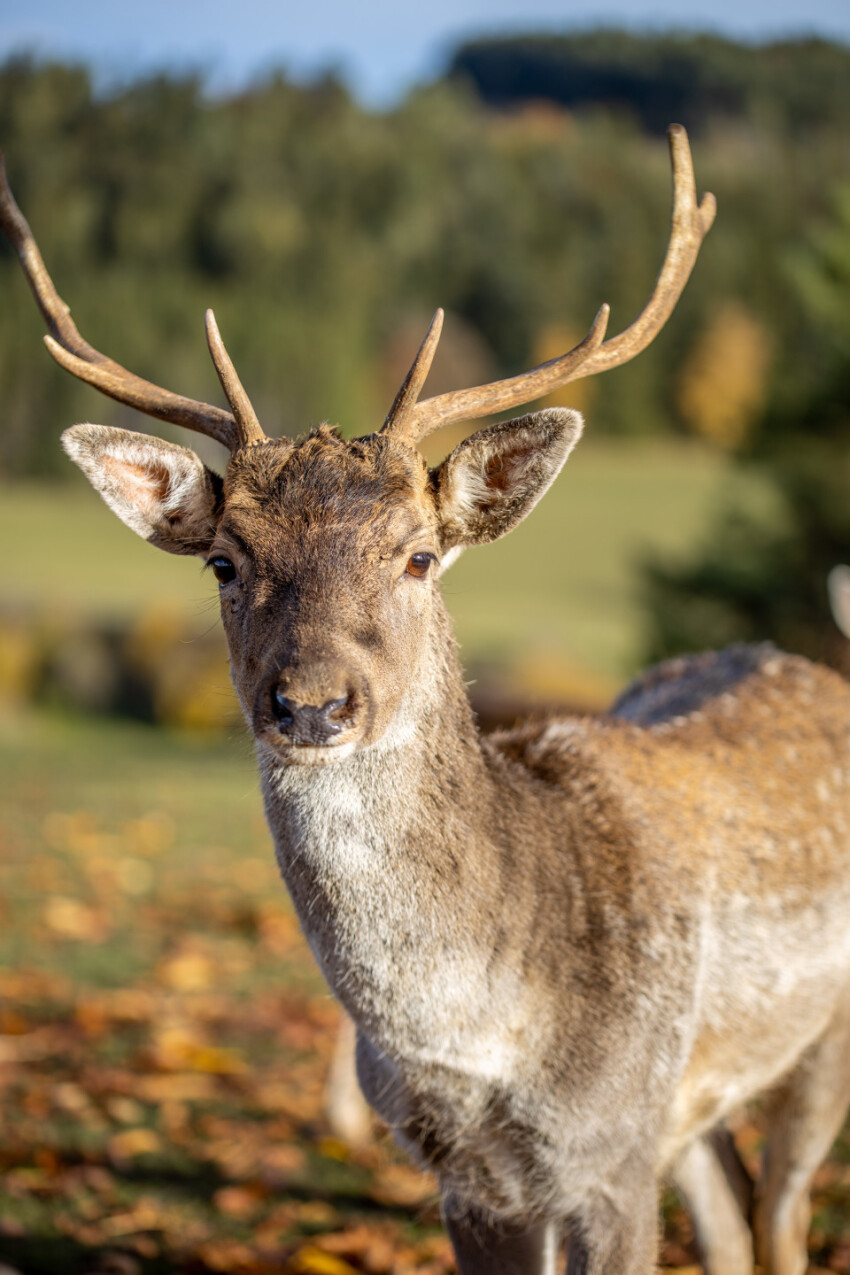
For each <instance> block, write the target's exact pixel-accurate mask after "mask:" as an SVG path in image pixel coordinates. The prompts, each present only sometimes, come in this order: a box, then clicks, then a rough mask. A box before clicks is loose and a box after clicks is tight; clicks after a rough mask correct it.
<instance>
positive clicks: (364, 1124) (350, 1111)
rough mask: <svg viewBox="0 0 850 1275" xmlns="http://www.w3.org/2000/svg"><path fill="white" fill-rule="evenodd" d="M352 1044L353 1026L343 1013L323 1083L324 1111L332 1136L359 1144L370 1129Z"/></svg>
mask: <svg viewBox="0 0 850 1275" xmlns="http://www.w3.org/2000/svg"><path fill="white" fill-rule="evenodd" d="M356 1048H357V1029H356V1027H355V1026H354V1023H353V1022H352V1021H351V1019H350V1018H349V1017H348V1015H347V1014H343V1016H342V1019H341V1020H340V1024H339V1034H338V1036H337V1038H336V1049H335V1050H334V1056H333V1062H332V1063H331V1069H330V1073H329V1075H328V1081H327V1084H326V1086H325V1115H326V1116H327V1120H328V1124H329V1126H330V1130H331V1133H333V1134H334V1136H335V1137H337V1138H342V1140H343V1142H350V1143H351V1144H352V1146H362V1145H364V1144H365V1143H367V1142H368V1141H369V1138H370V1136H371V1133H372V1112H371V1109H370V1107H369V1104H368V1103H367V1101H366V1099H365V1098H364V1097H363V1093H362V1091H361V1089H360V1085H359V1083H358V1081H357V1063H356V1059H355V1053H356Z"/></svg>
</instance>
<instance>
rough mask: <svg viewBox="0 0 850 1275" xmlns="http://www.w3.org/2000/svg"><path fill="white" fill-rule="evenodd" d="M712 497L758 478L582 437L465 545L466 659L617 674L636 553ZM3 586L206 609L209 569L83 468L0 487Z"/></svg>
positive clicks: (672, 542) (201, 617)
mask: <svg viewBox="0 0 850 1275" xmlns="http://www.w3.org/2000/svg"><path fill="white" fill-rule="evenodd" d="M721 499H733V500H737V501H741V502H745V503H747V504H752V503H753V502H761V503H764V502H765V499H766V498H765V493H764V491H763V489H762V488H761V487H760V486H759V485H758V483H757V482H756V481H755V480H754V479H747V478H745V477H743V476H742V475H741V474H739V473H736V472H733V471H731V470H730V467H729V466H728V465H727V464H726V463H724V462H723V460H722V459H720V458H719V457H718V456H717V454H716V453H714V452H709V451H706V450H705V449H703V448H700V447H698V446H696V445H689V444H684V443H682V444H678V445H677V444H672V443H666V444H664V445H658V444H651V445H647V444H636V443H633V442H627V441H618V442H607V443H604V444H600V443H593V442H589V441H585V442H583V443H582V444H581V445H580V446H579V447H578V448H577V449H576V452H575V453H574V455H573V456H572V457H571V458H570V460H569V461H568V463H567V466H566V468H565V470H564V472H563V473H562V475H561V476H560V478H559V479H558V481H557V483H556V485H555V487H554V488H553V490H552V491H551V492H549V493H548V495H547V496H546V498H545V499H544V500H543V501H542V502H541V503H540V505H538V507H537V508H536V509H535V510H534V512H533V514H532V515H531V516H530V517H529V518H528V519H527V520H526V522H525V523H523V524H522V525H521V526H520V527H519V528H518V529H517V530H516V531H515V532H513V533H512V534H511V535H510V536H508V537H507V538H506V539H505V540H503V541H500V542H499V543H497V544H495V545H488V546H485V547H482V548H477V549H474V550H472V551H470V552H468V553H467V554H465V555H464V556H463V557H462V558H461V559H460V561H459V562H458V563H457V565H456V566H455V567H453V568H452V570H451V572H450V573H449V574H448V575H447V576H446V578H445V582H444V588H445V593H446V597H447V599H448V602H449V606H450V607H451V610H452V612H453V614H454V616H455V620H456V624H457V632H458V637H459V638H460V641H461V646H462V649H463V653H464V658H465V659H466V660H467V661H468V662H470V663H478V662H481V661H482V660H497V661H499V662H500V663H505V662H507V663H510V662H513V661H516V660H517V659H520V658H521V659H524V660H525V659H528V658H529V657H534V656H537V655H539V656H541V657H542V658H544V659H548V660H550V661H551V660H552V659H553V657H554V656H557V658H558V659H560V660H563V661H565V662H566V663H571V664H573V665H576V666H578V667H580V668H586V669H588V670H591V671H594V672H597V673H599V674H602V675H604V676H606V677H608V678H611V679H619V678H621V677H622V676H623V674H624V673H625V672H628V671H630V670H631V669H632V668H633V667H634V666H635V664H636V662H637V661H638V659H639V654H640V645H641V622H642V621H641V611H640V598H639V580H638V575H637V566H638V563H639V562H640V561H641V559H642V558H643V557H645V556H647V555H649V554H652V553H664V554H686V553H687V552H688V550H689V549H690V548H691V547H692V546H693V545H694V544H695V542H696V541H698V540H699V538H700V536H702V535H704V534H705V530H706V526H707V523H708V519H709V516H710V514H711V512H712V510H713V509H714V508H715V506H716V505H717V503H718V502H719V501H720V500H721ZM0 543H5V544H7V545H10V544H14V546H15V550H14V552H13V553H10V554H8V555H7V559H6V562H5V564H4V573H5V582H4V583H5V588H4V598H5V600H6V603H7V605H8V604H9V603H20V604H21V605H27V604H28V605H33V606H44V605H47V606H49V607H52V608H54V609H56V610H58V611H61V612H63V613H74V612H77V613H83V614H85V613H87V612H90V611H92V610H94V611H97V612H100V613H103V614H110V615H126V614H128V613H129V612H133V611H135V610H137V609H139V608H142V607H144V606H145V605H149V604H151V603H154V602H155V603H157V604H159V605H162V604H163V603H165V604H170V605H173V606H174V607H177V608H179V609H181V610H182V611H183V612H185V613H187V614H189V615H191V616H192V617H193V622H194V623H195V624H196V625H197V628H198V630H202V629H205V628H208V627H209V626H210V625H211V624H213V623H214V622H215V616H216V605H215V602H214V597H215V582H214V581H213V580H212V579H211V578H210V577H209V576H202V575H201V571H200V567H199V566H198V565H197V563H195V562H193V561H187V560H185V559H180V558H174V557H171V556H170V555H168V554H164V553H158V552H156V551H154V550H153V549H151V548H150V547H149V546H148V545H146V544H144V543H143V542H142V541H141V540H139V539H138V537H136V536H134V535H133V533H132V532H130V531H128V530H127V529H126V528H125V527H123V526H122V525H121V524H120V523H119V522H118V520H117V519H116V518H115V517H114V515H112V514H111V513H110V512H109V510H107V508H106V507H105V506H104V505H103V504H102V502H101V501H100V500H99V499H97V497H95V496H93V495H92V493H91V490H90V488H89V487H88V485H87V484H86V483H85V482H84V480H83V479H82V478H79V479H77V480H76V481H74V482H71V483H68V484H66V485H63V486H55V487H45V486H26V485H23V486H18V487H6V488H5V489H3V490H2V492H0Z"/></svg>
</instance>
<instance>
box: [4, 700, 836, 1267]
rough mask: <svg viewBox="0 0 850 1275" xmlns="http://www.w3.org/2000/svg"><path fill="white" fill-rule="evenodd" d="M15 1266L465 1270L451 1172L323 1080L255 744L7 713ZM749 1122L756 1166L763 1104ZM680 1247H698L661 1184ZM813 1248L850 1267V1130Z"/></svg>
mask: <svg viewBox="0 0 850 1275" xmlns="http://www.w3.org/2000/svg"><path fill="white" fill-rule="evenodd" d="M0 774H2V775H3V777H4V782H3V785H2V792H0V863H1V864H2V868H0V872H2V885H3V888H2V895H0V898H2V903H1V904H0V923H2V929H0V1091H2V1095H3V1102H2V1108H0V1112H1V1113H2V1114H0V1165H2V1169H3V1178H2V1185H0V1262H5V1263H6V1264H7V1265H8V1266H10V1267H11V1268H12V1269H13V1270H17V1271H20V1272H23V1275H56V1272H58V1271H61V1272H62V1275H94V1273H95V1272H99V1273H102V1275H140V1273H141V1272H151V1273H153V1272H162V1273H163V1275H166V1273H168V1275H178V1273H180V1275H204V1273H205V1272H213V1271H225V1272H233V1273H241V1275H261V1273H262V1275H265V1273H268V1275H272V1272H275V1273H278V1275H279V1273H280V1272H285V1273H286V1275H289V1273H292V1275H295V1273H296V1272H302V1273H304V1272H315V1273H316V1275H350V1273H351V1272H372V1273H373V1275H383V1273H386V1275H390V1272H392V1273H393V1275H405V1273H407V1272H418V1275H448V1272H450V1271H451V1270H452V1269H453V1266H452V1261H451V1255H450V1251H449V1248H448V1246H447V1243H446V1241H445V1239H444V1238H443V1235H442V1232H441V1230H440V1225H439V1217H438V1211H437V1205H436V1193H435V1188H434V1183H433V1182H432V1181H431V1180H430V1179H428V1178H426V1177H424V1176H422V1175H420V1174H418V1173H416V1172H415V1171H414V1170H412V1169H411V1168H409V1167H408V1166H407V1164H406V1163H405V1161H404V1159H403V1158H402V1157H401V1156H399V1155H398V1154H397V1153H396V1152H395V1151H394V1150H393V1148H392V1147H391V1146H390V1145H389V1142H388V1140H387V1138H386V1135H384V1134H382V1133H381V1132H380V1131H379V1130H378V1131H377V1132H376V1139H375V1141H374V1143H373V1144H372V1145H370V1146H369V1147H368V1148H366V1149H365V1150H360V1151H352V1150H351V1149H350V1148H348V1147H346V1146H345V1145H343V1144H342V1143H340V1142H338V1141H336V1140H335V1139H334V1138H332V1137H331V1136H330V1135H329V1134H328V1131H327V1128H326V1125H325V1123H324V1118H323V1113H322V1093H323V1086H324V1083H325V1077H326V1073H327V1068H328V1063H329V1058H330V1053H331V1050H332V1047H333V1041H334V1037H335V1027H336V1022H337V1012H336V1008H335V1006H334V1004H333V1002H332V1001H331V999H330V997H329V996H328V994H327V992H326V990H325V988H324V987H323V986H322V984H321V982H320V980H319V977H318V975H317V973H316V971H315V969H314V967H313V964H312V960H311V958H310V956H309V953H308V951H307V950H306V947H305V945H304V943H303V941H302V939H301V937H300V935H299V932H298V928H297V924H296V922H295V920H294V917H293V915H292V911H291V909H290V907H289V904H288V901H287V898H286V894H285V891H284V888H283V886H282V884H281V883H280V881H279V880H278V878H277V873H276V870H275V868H274V865H273V859H272V854H271V849H270V845H269V839H268V834H267V832H266V830H265V828H264V825H263V821H262V816H261V810H260V802H259V797H258V793H257V784H256V780H255V776H254V767H253V761H252V758H251V756H250V750H249V747H248V744H247V742H246V741H245V740H244V739H242V738H241V737H240V736H238V735H237V736H234V738H232V739H228V740H220V741H214V740H210V739H209V738H206V739H204V738H197V739H192V738H190V737H185V736H183V737H181V736H177V735H169V734H167V733H165V732H163V731H162V730H158V729H154V728H149V727H143V726H134V725H131V724H126V723H125V724H120V723H115V722H109V721H106V720H94V719H90V720H88V721H86V720H72V719H59V718H56V717H55V716H50V715H47V714H44V713H39V712H35V711H32V710H26V711H23V710H19V711H16V712H9V713H8V714H7V715H6V716H5V717H3V718H2V719H0ZM738 1140H739V1145H740V1147H741V1150H742V1152H743V1153H744V1155H745V1156H747V1157H748V1158H749V1159H750V1161H751V1163H752V1164H755V1162H756V1161H757V1158H758V1153H759V1146H760V1131H759V1124H758V1117H757V1115H756V1116H754V1117H753V1118H752V1119H749V1118H748V1119H747V1120H745V1121H743V1122H742V1123H741V1126H740V1128H739V1129H738ZM664 1216H665V1239H664V1243H663V1246H662V1260H663V1262H664V1263H665V1265H667V1266H670V1267H676V1268H682V1267H692V1266H693V1265H694V1262H695V1257H694V1253H693V1249H692V1246H691V1242H690V1228H689V1225H688V1221H687V1218H686V1216H685V1214H684V1213H683V1211H682V1210H681V1208H680V1207H679V1206H678V1204H677V1203H676V1201H675V1200H674V1198H673V1197H672V1196H670V1197H668V1198H667V1200H666V1202H665V1209H664ZM812 1252H813V1259H814V1260H815V1261H816V1263H817V1265H818V1266H819V1267H821V1268H824V1269H826V1270H832V1271H835V1272H850V1139H848V1138H847V1137H846V1136H845V1138H844V1139H843V1140H842V1141H840V1142H839V1143H838V1144H837V1146H836V1148H835V1151H834V1154H833V1156H832V1158H831V1159H830V1161H829V1163H828V1164H827V1165H826V1166H825V1167H824V1168H823V1169H822V1170H821V1172H820V1174H819V1175H818V1181H817V1187H816V1192H815V1221H814V1226H813V1231H812Z"/></svg>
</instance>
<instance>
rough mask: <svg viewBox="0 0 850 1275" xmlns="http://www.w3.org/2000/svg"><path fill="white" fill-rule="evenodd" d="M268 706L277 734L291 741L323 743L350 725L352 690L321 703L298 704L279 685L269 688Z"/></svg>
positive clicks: (353, 699)
mask: <svg viewBox="0 0 850 1275" xmlns="http://www.w3.org/2000/svg"><path fill="white" fill-rule="evenodd" d="M271 709H272V715H273V717H274V719H275V721H276V723H277V728H278V730H279V731H280V733H281V735H285V736H286V737H287V738H288V739H289V740H290V742H291V743H293V744H326V743H327V742H328V741H329V740H331V739H332V738H333V737H334V736H335V735H340V734H342V732H343V731H344V730H345V729H346V727H347V726H349V725H351V723H352V722H353V720H354V718H355V716H356V712H357V709H356V703H355V695H354V692H353V691H352V692H350V693H349V694H348V695H343V696H340V697H339V699H332V700H327V701H326V702H325V703H324V704H322V705H318V704H300V703H299V702H298V701H297V700H295V699H291V698H290V697H289V696H288V695H285V694H284V691H283V687H282V686H276V687H275V688H274V689H273V690H272V693H271Z"/></svg>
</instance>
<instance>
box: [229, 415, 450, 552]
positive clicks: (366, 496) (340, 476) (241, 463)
mask: <svg viewBox="0 0 850 1275" xmlns="http://www.w3.org/2000/svg"><path fill="white" fill-rule="evenodd" d="M435 523H436V511H435V506H434V499H433V496H432V494H431V490H430V486H429V481H428V470H427V467H426V465H425V462H424V461H423V459H422V458H421V456H419V454H418V453H417V452H415V451H414V450H413V449H412V448H408V447H404V446H399V445H398V444H396V443H393V442H391V441H390V440H388V439H386V438H383V437H381V436H380V435H372V436H370V437H368V438H365V439H354V440H351V441H346V440H344V439H341V438H340V437H339V435H338V434H337V433H336V432H335V431H332V430H331V429H329V428H328V427H327V426H322V427H320V428H319V429H318V430H317V431H315V432H314V433H312V434H311V435H310V436H309V437H308V438H306V439H304V440H302V441H300V442H297V443H292V442H290V441H289V440H286V439H282V440H279V441H276V442H272V443H264V444H260V445H257V446H254V447H249V448H244V449H242V450H241V451H238V452H237V453H236V454H235V455H234V456H233V458H232V460H231V461H230V464H229V465H228V468H227V473H226V475H225V480H224V500H223V504H222V512H221V517H220V521H219V530H220V532H221V533H222V534H225V535H230V536H231V537H232V538H234V539H236V540H237V542H239V543H241V544H242V545H243V546H244V547H246V548H247V549H248V550H249V551H250V552H251V554H252V555H253V556H254V557H255V558H257V559H258V560H263V559H266V558H269V557H270V558H271V559H274V557H275V556H276V555H277V553H278V552H279V551H280V548H281V545H282V544H283V543H284V542H288V543H289V544H290V546H291V547H292V548H293V549H295V550H298V551H299V552H304V551H306V550H309V549H310V548H315V547H317V546H320V545H321V543H322V541H323V540H325V539H327V538H328V537H330V538H331V539H333V540H334V541H335V542H336V543H337V545H338V546H340V547H342V548H343V549H344V550H346V551H347V552H348V553H356V554H358V555H363V554H366V555H372V556H378V557H379V558H380V557H383V556H384V555H386V554H387V553H392V552H393V551H394V550H395V549H398V550H401V549H402V548H403V547H404V545H405V543H406V541H407V540H408V539H409V538H410V537H411V536H414V535H415V534H416V533H417V532H419V531H421V532H422V533H423V534H424V535H427V534H428V533H429V532H432V531H433V530H434V528H435Z"/></svg>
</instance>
